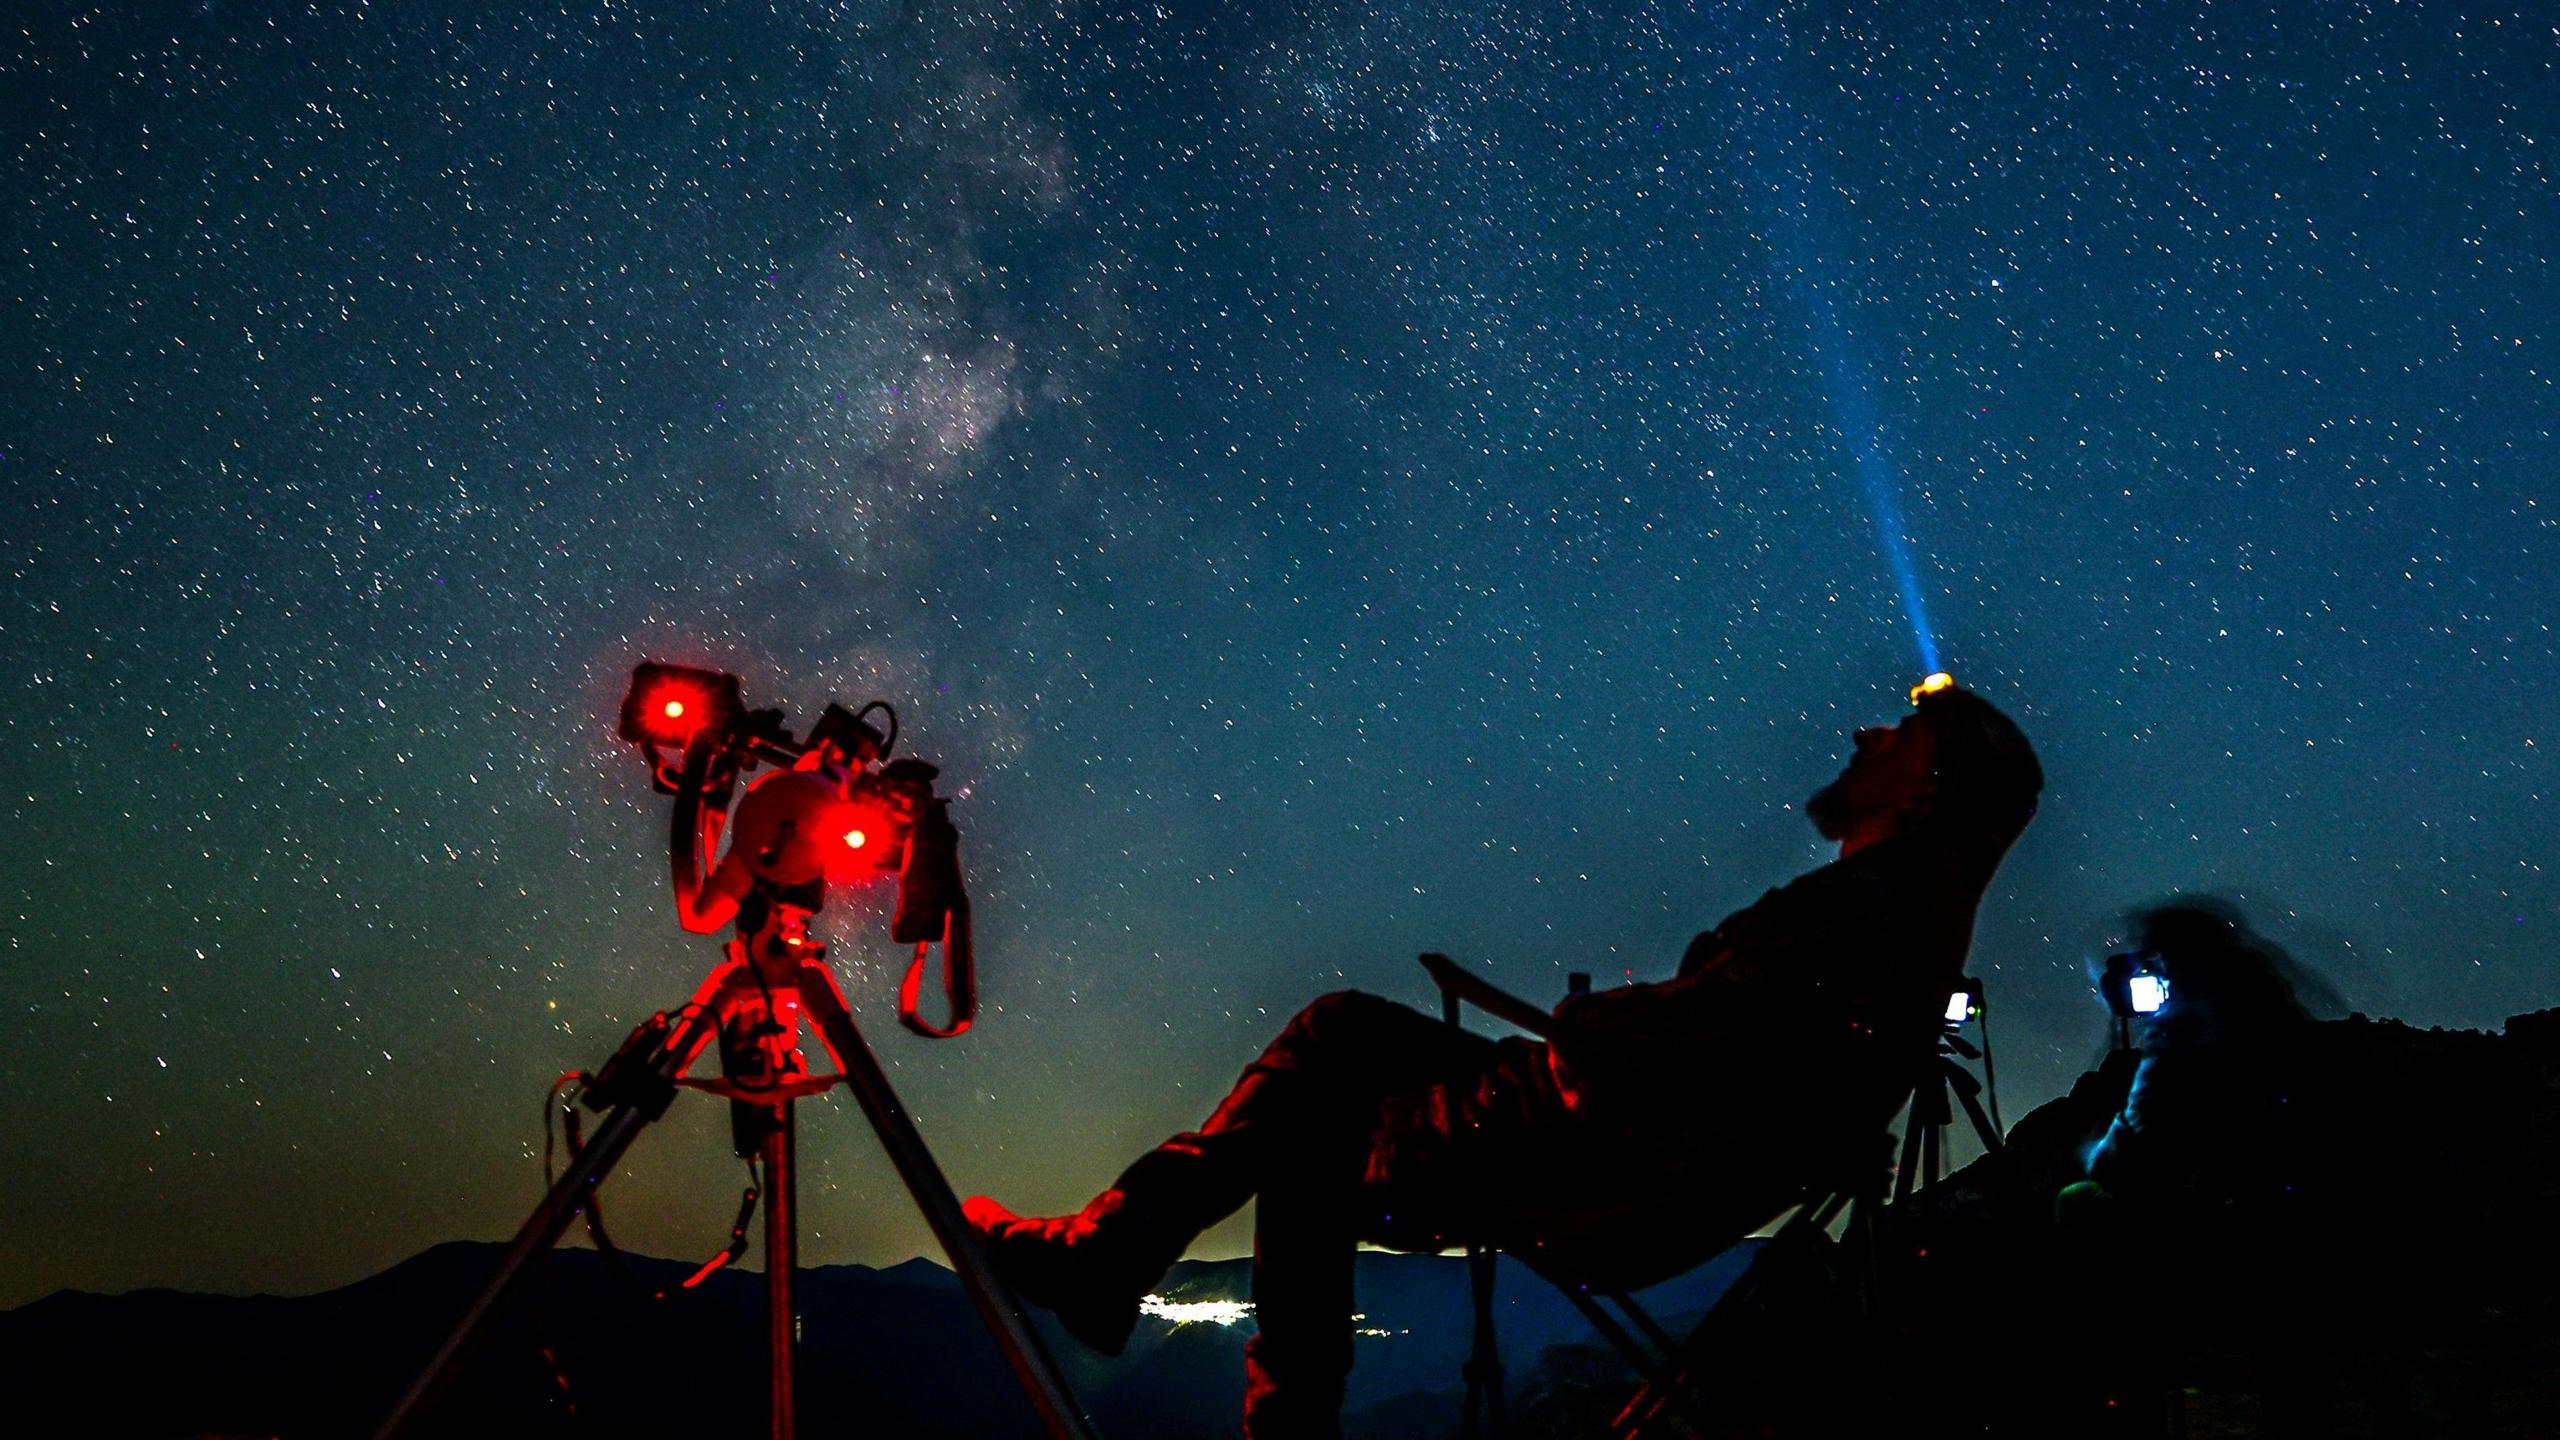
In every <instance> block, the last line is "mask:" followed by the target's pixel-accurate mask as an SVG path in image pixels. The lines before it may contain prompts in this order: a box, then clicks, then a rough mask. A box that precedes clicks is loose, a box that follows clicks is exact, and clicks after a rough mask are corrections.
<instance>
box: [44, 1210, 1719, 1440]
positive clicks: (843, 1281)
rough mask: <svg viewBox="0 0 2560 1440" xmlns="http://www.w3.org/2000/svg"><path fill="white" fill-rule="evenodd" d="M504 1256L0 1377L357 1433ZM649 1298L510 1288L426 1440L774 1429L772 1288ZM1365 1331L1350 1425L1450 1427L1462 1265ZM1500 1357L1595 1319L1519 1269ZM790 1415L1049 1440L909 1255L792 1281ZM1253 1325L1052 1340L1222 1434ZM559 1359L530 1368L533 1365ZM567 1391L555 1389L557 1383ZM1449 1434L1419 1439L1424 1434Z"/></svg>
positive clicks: (1159, 1418)
mask: <svg viewBox="0 0 2560 1440" xmlns="http://www.w3.org/2000/svg"><path fill="white" fill-rule="evenodd" d="M501 1248H502V1247H500V1246H497V1245H494V1244H480V1243H465V1242H456V1243H451V1244H444V1245H438V1246H435V1247H433V1248H431V1249H428V1250H426V1251H423V1252H421V1253H419V1254H418V1255H415V1256H412V1257H411V1258H409V1259H407V1260H404V1261H402V1262H401V1263H399V1264H398V1265H395V1266H393V1267H391V1268H390V1269H388V1270H385V1271H383V1272H382V1273H381V1274H378V1275H374V1276H371V1277H369V1278H367V1279H364V1280H361V1281H358V1282H356V1283H355V1284H352V1285H349V1286H346V1287H345V1288H343V1289H339V1290H332V1291H328V1292H325V1293H323V1294H318V1295H309V1296H300V1297H294V1298H279V1297H275V1296H216V1295H193V1294H184V1293H180V1292H176V1291H167V1290H150V1291H139V1292H135V1293H132V1294H127V1295H114V1296H105V1295H89V1294H82V1293H78V1292H70V1291H66V1292H62V1293H59V1294H56V1295H52V1296H48V1297H46V1298H45V1299H43V1300H39V1301H36V1302H35V1303H33V1304H30V1305H27V1306H24V1307H22V1308H20V1309H18V1310H16V1311H12V1312H8V1313H6V1314H0V1385H5V1386H6V1387H7V1389H8V1391H9V1392H10V1393H12V1394H14V1395H18V1396H27V1395H32V1394H55V1395H61V1396H66V1397H70V1396H76V1397H80V1399H79V1401H78V1402H77V1403H78V1405H79V1408H80V1410H81V1411H82V1412H83V1423H82V1426H81V1430H80V1433H82V1434H86V1435H100V1436H155V1437H156V1436H192V1435H203V1434H221V1435H275V1436H284V1437H326V1436H343V1435H360V1434H363V1433H366V1432H367V1431H368V1430H369V1428H370V1427H371V1425H372V1424H373V1423H374V1422H375V1421H377V1420H378V1419H379V1418H380V1416H381V1414H382V1412H383V1411H384V1410H385V1409H386V1408H387V1407H388V1405H389V1403H390V1401H391V1399H392V1398H393V1397H394V1396H396V1395H397V1394H398V1393H399V1391H400V1390H401V1389H402V1388H403V1387H404V1386H405V1385H406V1384H407V1382H408V1381H409V1379H410V1378H411V1376H412V1375H413V1374H414V1372H415V1369H416V1367H417V1366H418V1365H419V1364H421V1363H422V1362H423V1361H424V1359H425V1357H426V1356H427V1354H428V1353H429V1352H430V1351H432V1349H433V1348H434V1347H435V1345H436V1343H437V1342H438V1341H439V1340H440V1339H441V1337H442V1335H443V1333H444V1330H445V1328H446V1327H447V1326H448V1325H449V1324H450V1323H451V1322H452V1320H453V1318H454V1317H455V1316H456V1315H458V1314H459V1313H460V1312H461V1309H462V1307H463V1306H464V1305H465V1304H466V1303H467V1302H468V1300H469V1298H470V1296H471V1295H472V1293H473V1292H474V1291H475V1289H476V1288H477V1287H478V1285H479V1284H480V1283H481V1281H482V1279H483V1277H485V1276H486V1275H487V1273H488V1271H489V1268H490V1267H491V1266H492V1265H494V1264H495V1262H496V1260H497V1258H498V1255H499V1253H500V1250H501ZM1741 1258H1742V1257H1741V1255H1740V1254H1739V1253H1737V1255H1735V1256H1733V1257H1729V1258H1728V1259H1727V1260H1725V1261H1720V1262H1718V1263H1717V1264H1713V1265H1710V1266H1708V1267H1705V1268H1704V1269H1703V1270H1701V1271H1699V1272H1696V1273H1694V1274H1692V1275H1690V1276H1688V1277H1685V1278H1684V1279H1683V1280H1681V1281H1678V1282H1674V1283H1673V1284H1672V1285H1669V1286H1665V1287H1663V1288H1662V1290H1660V1291H1657V1292H1655V1293H1654V1294H1653V1296H1652V1297H1650V1298H1652V1300H1653V1301H1654V1303H1655V1304H1657V1305H1658V1306H1659V1307H1660V1308H1661V1309H1662V1310H1663V1311H1664V1312H1665V1313H1667V1314H1672V1315H1684V1314H1693V1313H1696V1312H1698V1311H1701V1310H1703V1309H1704V1308H1705V1307H1706V1306H1707V1305H1708V1304H1709V1303H1711V1302H1712V1300H1713V1298H1714V1296H1715V1295H1716V1294H1717V1293H1720V1291H1721V1288H1722V1286H1723V1284H1724V1283H1725V1282H1726V1279H1727V1277H1728V1276H1729V1275H1730V1273H1731V1272H1732V1271H1733V1270H1734V1269H1735V1268H1737V1267H1738V1265H1739V1263H1740V1260H1741ZM627 1264H628V1270H629V1273H630V1276H631V1278H632V1280H633V1281H634V1282H636V1283H635V1286H634V1287H633V1288H632V1289H630V1290H626V1288H625V1287H624V1286H623V1285H622V1284H621V1283H620V1282H619V1281H617V1279H616V1277H615V1276H614V1274H613V1272H612V1270H611V1268H610V1267H609V1266H608V1265H607V1264H606V1262H605V1261H604V1259H603V1258H602V1257H600V1256H598V1255H596V1254H595V1253H593V1252H591V1251H585V1250H563V1251H560V1252H558V1253H557V1254H556V1255H555V1256H554V1257H553V1258H552V1261H551V1269H550V1274H549V1276H548V1278H547V1281H544V1280H541V1279H537V1280H536V1281H534V1282H533V1283H529V1284H527V1285H526V1286H524V1287H523V1288H522V1290H521V1291H520V1293H519V1294H518V1296H517V1297H516V1300H515V1302H514V1303H513V1304H512V1305H511V1306H510V1307H509V1309H508V1311H507V1313H506V1315H505V1317H504V1318H503V1319H502V1321H501V1322H500V1323H499V1324H498V1325H497V1326H496V1327H495V1328H494V1330H493V1333H492V1335H491V1337H490V1339H489V1342H488V1343H487V1344H486V1345H485V1346H484V1347H483V1349H482V1351H481V1353H480V1354H479V1356H478V1357H477V1358H476V1360H475V1361H474V1363H473V1364H472V1366H471V1367H470V1369H469V1370H468V1372H467V1373H466V1375H465V1377H464V1378H463V1380H462V1381H461V1382H460V1383H459V1384H457V1385H456V1386H455V1388H454V1389H453V1390H452V1391H451V1392H450V1393H449V1394H448V1395H447V1396H446V1397H445V1399H444V1401H443V1402H442V1403H441V1404H440V1405H439V1407H438V1409H437V1411H436V1413H435V1416H434V1423H433V1424H432V1425H430V1426H429V1427H428V1429H427V1433H429V1434H437V1435H472V1436H487V1435H492V1434H505V1435H528V1434H532V1435H540V1434H559V1435H575V1434H586V1433H595V1434H611V1435H615V1436H617V1437H634V1440H638V1437H649V1436H661V1435H663V1436H678V1435H683V1436H688V1437H691V1436H697V1435H703V1434H737V1433H742V1431H741V1424H742V1417H745V1418H744V1422H743V1423H744V1424H746V1425H747V1426H750V1427H751V1426H752V1425H753V1424H754V1423H756V1422H755V1421H754V1420H753V1418H752V1417H755V1416H758V1415H760V1414H761V1413H762V1403H763V1401H762V1396H763V1385H764V1356H763V1351H762V1334H763V1331H762V1328H761V1324H762V1310H761V1306H762V1289H763V1278H762V1276H760V1275H757V1274H754V1273H752V1272H724V1273H722V1274H720V1275H717V1276H714V1277H713V1278H712V1279H711V1280H710V1281H709V1282H707V1283H706V1284H704V1285H703V1286H702V1287H701V1288H699V1289H697V1290H694V1291H690V1292H680V1293H679V1294H678V1295H677V1297H676V1298H675V1299H672V1300H666V1301H658V1300H652V1299H649V1298H647V1295H646V1292H648V1291H650V1290H653V1289H656V1288H661V1287H665V1288H672V1287H674V1286H675V1285H676V1283H677V1282H678V1281H680V1280H681V1279H682V1278H683V1276H684V1275H685V1274H686V1273H687V1272H688V1270H689V1268H690V1267H688V1266H685V1265H681V1264H678V1263H676V1262H673V1261H665V1260H654V1259H647V1258H639V1257H634V1258H631V1259H630V1260H628V1262H627ZM1162 1288H1163V1291H1164V1293H1165V1294H1166V1295H1167V1296H1168V1297H1169V1298H1173V1299H1178V1300H1220V1299H1242V1298H1244V1297H1245V1295H1246V1293H1247V1290H1248V1288H1249V1284H1248V1276H1247V1265H1246V1262H1244V1261H1241V1260H1236V1261H1223V1262H1214V1263H1200V1262H1187V1263H1185V1264H1183V1265H1181V1266H1178V1267H1176V1269H1175V1271H1174V1273H1173V1275H1171V1276H1170V1277H1168V1279H1167V1282H1166V1284H1165V1285H1164V1287H1162ZM1360 1294H1361V1302H1362V1305H1363V1307H1364V1312H1365V1315H1366V1318H1365V1319H1364V1320H1363V1321H1362V1327H1363V1331H1364V1333H1363V1335H1362V1337H1361V1340H1360V1344H1359V1351H1358V1354H1359V1363H1358V1367H1357V1368H1356V1369H1355V1371H1354V1372H1353V1375H1352V1381H1351V1390H1350V1398H1349V1403H1348V1405H1347V1407H1346V1412H1347V1424H1346V1428H1347V1430H1348V1432H1349V1433H1350V1434H1351V1435H1353V1436H1355V1437H1357V1436H1378V1437H1386V1436H1404V1435H1410V1434H1412V1433H1414V1426H1415V1425H1416V1424H1419V1423H1422V1422H1420V1421H1418V1420H1417V1419H1416V1418H1415V1417H1418V1416H1431V1415H1437V1416H1439V1417H1442V1419H1443V1420H1445V1421H1446V1422H1447V1423H1450V1424H1454V1422H1455V1418H1456V1414H1457V1406H1458V1395H1459V1390H1460V1386H1461V1381H1460V1372H1459V1365H1460V1362H1461V1360H1462V1358H1463V1355H1464V1351H1465V1348H1466V1343H1467V1334H1468V1311H1467V1282H1466V1273H1465V1266H1464V1264H1463V1262H1461V1261H1459V1260H1456V1259H1454V1258H1443V1257H1438V1256H1428V1255H1393V1254H1386V1253H1368V1254H1363V1255H1362V1256H1361V1257H1360ZM1499 1294H1500V1300H1499V1304H1500V1307H1501V1311H1500V1323H1501V1326H1502V1333H1503V1340H1504V1353H1505V1356H1506V1359H1507V1361H1508V1364H1509V1365H1510V1368H1511V1372H1512V1374H1513V1376H1514V1377H1515V1378H1516V1379H1518V1380H1520V1381H1521V1382H1523V1383H1536V1377H1537V1375H1538V1373H1539V1360H1540V1357H1541V1355H1542V1354H1543V1353H1544V1352H1546V1351H1547V1350H1548V1349H1549V1348H1550V1347H1556V1346H1560V1345H1570V1344H1579V1343H1584V1342H1587V1340H1588V1338H1589V1332H1588V1330H1587V1328H1586V1327H1585V1326H1584V1325H1583V1322H1582V1320H1581V1317H1580V1316H1579V1315H1578V1314H1576V1313H1575V1312H1574V1311H1573V1310H1572V1309H1571V1307H1570V1306H1569V1305H1568V1304H1567V1303H1566V1302H1565V1301H1564V1299H1563V1298H1562V1297H1561V1296H1559V1295H1557V1294H1556V1293H1555V1292H1554V1291H1553V1290H1552V1289H1550V1288H1549V1287H1548V1286H1547V1285H1545V1284H1544V1282H1542V1281H1539V1280H1538V1279H1536V1278H1535V1277H1534V1276H1531V1275H1529V1274H1528V1273H1527V1272H1525V1271H1522V1270H1519V1269H1517V1268H1516V1267H1513V1266H1511V1265H1510V1264H1509V1263H1508V1262H1506V1263H1505V1267H1504V1273H1503V1276H1502V1280H1501V1285H1500V1291H1499ZM801 1316H802V1336H803V1339H802V1350H801V1410H802V1414H803V1416H804V1418H805V1419H806V1421H807V1422H808V1423H809V1424H810V1425H811V1426H813V1427H816V1429H817V1430H818V1431H820V1432H823V1431H824V1430H826V1429H829V1428H834V1427H836V1426H837V1425H839V1424H840V1425H841V1426H842V1428H844V1429H845V1430H847V1431H851V1430H853V1429H856V1428H859V1430H860V1431H861V1432H862V1433H867V1434H882V1435H899V1436H916V1437H937V1436H951V1437H962V1436H1011V1435H1031V1434H1034V1433H1036V1430H1035V1427H1034V1425H1033V1422H1032V1419H1031V1414H1030V1410H1029V1408H1028V1407H1027V1406H1026V1405H1025V1404H1024V1403H1023V1401H1022V1400H1021V1398H1020V1395H1019V1393H1018V1392H1017V1391H1016V1389H1015V1388H1014V1385H1013V1382H1012V1380H1011V1378H1010V1376H1009V1374H1008V1373H1007V1372H1006V1370H1005V1369H1004V1366H1003V1363H1002V1361H1001V1359H1000V1358H999V1357H998V1356H997V1354H996V1352H995V1350H994V1347H993V1345H992V1344H991V1343H990V1342H989V1341H988V1340H987V1338H986V1336H985V1333H984V1331H983V1330H982V1329H981V1328H980V1327H979V1325H978V1323H977V1319H976V1317H975V1314H974V1313H973V1312H972V1311H971V1310H970V1308H969V1305H968V1302H967V1300H966V1298H965V1297H964V1296H963V1294H962V1293H961V1290H960V1286H959V1282H958V1281H957V1280H956V1279H955V1278H954V1277H953V1276H952V1275H951V1273H950V1272H949V1271H947V1270H945V1269H943V1268H942V1267H941V1266H939V1265H936V1264H934V1263H932V1262H930V1261H925V1260H913V1261H909V1262H907V1263H905V1264H902V1265H897V1266H893V1267H890V1268H888V1269H885V1270H880V1269H872V1268H869V1267H865V1266H857V1265H846V1266H831V1267H825V1268H819V1269H813V1270H809V1271H806V1272H803V1274H802V1277H801ZM1250 1329H1251V1325H1250V1322H1249V1321H1248V1322H1246V1323H1244V1324H1242V1325H1237V1326H1232V1327H1226V1326H1218V1325H1210V1324H1193V1325H1181V1326H1177V1325H1174V1324H1172V1323H1170V1322H1168V1321H1165V1320H1162V1319H1158V1318H1155V1317H1149V1318H1147V1319H1145V1320H1143V1321H1142V1322H1141V1324H1140V1327H1139V1331H1138V1334H1137V1336H1136V1337H1135V1338H1134V1339H1133V1340H1132V1341H1131V1343H1130V1346H1129V1348H1128V1351H1127V1352H1126V1353H1125V1354H1123V1355H1121V1356H1119V1357H1117V1358H1111V1359H1105V1358H1103V1357H1100V1356H1096V1355H1093V1354H1091V1353H1089V1352H1086V1351H1084V1350H1083V1349H1081V1348H1080V1347H1078V1346H1076V1345H1075V1344H1074V1343H1073V1342H1071V1341H1068V1340H1065V1339H1064V1338H1063V1337H1061V1336H1058V1335H1056V1334H1055V1332H1051V1342H1052V1345H1053V1347H1054V1348H1055V1351H1056V1353H1057V1354H1058V1356H1059V1357H1060V1360H1061V1363H1062V1364H1063V1365H1064V1366H1065V1368H1066V1369H1067V1371H1068V1374H1069V1377H1070V1379H1071V1381H1072V1382H1073V1383H1074V1384H1075V1386H1076V1387H1077V1389H1078V1391H1079V1393H1080V1394H1081V1395H1082V1396H1083V1397H1084V1400H1085V1402H1086V1404H1087V1406H1088V1408H1089V1409H1090V1410H1091V1412H1092V1414H1093V1417H1094V1419H1095V1421H1096V1423H1097V1424H1098V1425H1099V1426H1100V1427H1101V1428H1102V1430H1103V1432H1104V1433H1105V1434H1110V1435H1145V1436H1160V1437H1182V1436H1202V1437H1209V1436H1223V1435H1230V1434H1233V1433H1234V1430H1235V1424H1236V1416H1237V1413H1238V1411H1239V1408H1240V1405H1241V1400H1242V1393H1243V1346H1244V1339H1245V1336H1246V1335H1247V1334H1248V1333H1250ZM546 1346H547V1347H548V1348H549V1350H550V1352H551V1354H552V1355H554V1356H555V1357H556V1360H557V1365H556V1374H555V1367H554V1365H552V1364H551V1363H548V1362H546V1361H545V1360H544V1359H543V1358H542V1356H543V1351H544V1348H545V1347H546ZM561 1378H565V1380H566V1387H565V1389H564V1388H563V1387H562V1386H561V1384H560V1383H559V1381H560V1379H561ZM1440 1423H1442V1421H1441V1420H1433V1421H1431V1422H1429V1424H1428V1425H1426V1426H1425V1428H1433V1427H1436V1426H1437V1425H1438V1424H1440Z"/></svg>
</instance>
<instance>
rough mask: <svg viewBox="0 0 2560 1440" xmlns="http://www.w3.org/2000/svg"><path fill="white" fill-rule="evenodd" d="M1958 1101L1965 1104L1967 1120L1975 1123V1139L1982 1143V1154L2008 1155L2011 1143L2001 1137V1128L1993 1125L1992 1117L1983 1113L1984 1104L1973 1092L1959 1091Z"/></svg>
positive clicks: (1957, 1093)
mask: <svg viewBox="0 0 2560 1440" xmlns="http://www.w3.org/2000/svg"><path fill="white" fill-rule="evenodd" d="M1956 1099H1958V1100H1960V1101H1962V1102H1963V1103H1964V1114H1965V1118H1966V1119H1968V1120H1970V1121H1972V1122H1973V1134H1974V1138H1975V1139H1978V1140H1980V1141H1981V1142H1982V1153H1983V1154H1985V1155H2001V1154H2006V1153H2007V1152H2008V1149H2009V1142H2008V1141H2006V1140H2004V1139H2002V1138H2001V1137H2000V1129H1999V1127H1998V1126H1996V1125H1993V1124H1992V1123H1991V1117H1990V1116H1988V1115H1986V1114H1984V1113H1983V1112H1982V1102H1981V1101H1980V1100H1979V1099H1976V1098H1975V1097H1974V1095H1973V1093H1972V1092H1970V1091H1967V1090H1958V1091H1957V1092H1956Z"/></svg>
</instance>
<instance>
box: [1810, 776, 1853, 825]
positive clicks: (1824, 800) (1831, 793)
mask: <svg viewBox="0 0 2560 1440" xmlns="http://www.w3.org/2000/svg"><path fill="white" fill-rule="evenodd" d="M1848 784H1849V776H1848V774H1847V772H1845V771H1844V772H1842V773H1841V775H1840V778H1838V779H1836V780H1834V781H1832V782H1831V783H1830V784H1828V785H1825V786H1823V787H1822V788H1821V789H1819V790H1816V791H1814V792H1813V798H1812V799H1810V800H1807V801H1805V802H1804V818H1806V819H1807V820H1810V821H1812V822H1813V828H1814V829H1815V830H1816V831H1817V832H1819V833H1820V834H1821V836H1822V838H1823V839H1825V840H1838V839H1841V838H1843V837H1844V836H1846V835H1847V834H1848V833H1849V825H1850V822H1851V821H1852V820H1854V819H1855V818H1856V816H1855V815H1853V814H1852V813H1851V810H1850V804H1849V796H1848V794H1847V787H1848Z"/></svg>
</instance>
